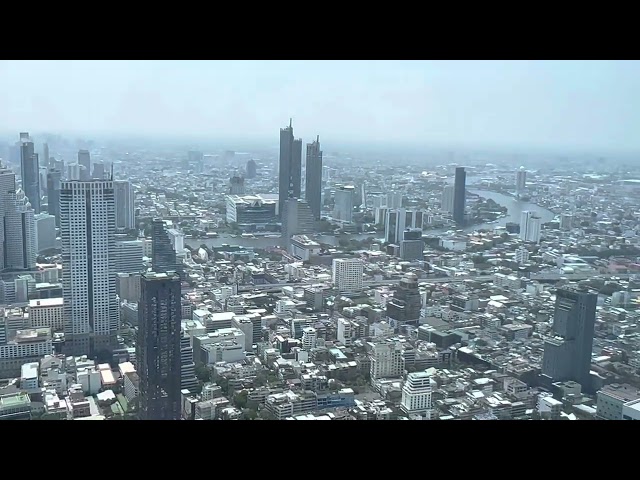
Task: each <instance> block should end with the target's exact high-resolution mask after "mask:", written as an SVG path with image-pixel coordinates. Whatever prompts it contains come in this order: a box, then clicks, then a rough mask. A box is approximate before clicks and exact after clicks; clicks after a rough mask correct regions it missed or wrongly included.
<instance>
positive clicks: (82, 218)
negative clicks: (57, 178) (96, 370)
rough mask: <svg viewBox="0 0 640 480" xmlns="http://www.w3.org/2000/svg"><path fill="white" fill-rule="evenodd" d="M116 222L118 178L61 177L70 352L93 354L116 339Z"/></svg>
mask: <svg viewBox="0 0 640 480" xmlns="http://www.w3.org/2000/svg"><path fill="white" fill-rule="evenodd" d="M115 223H116V222H115V199H114V191H113V182H111V181H100V180H94V181H89V182H80V181H65V182H62V184H61V189H60V238H61V241H62V265H63V269H62V290H63V297H64V316H65V349H67V350H68V352H69V354H70V355H85V354H88V355H92V356H93V355H94V354H102V353H104V352H108V351H110V350H111V349H112V348H113V346H114V345H115V342H116V335H117V332H118V327H119V324H118V323H119V317H118V315H119V311H118V302H117V299H116V271H115V232H116V225H115Z"/></svg>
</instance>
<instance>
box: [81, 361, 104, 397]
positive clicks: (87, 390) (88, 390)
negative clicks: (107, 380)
mask: <svg viewBox="0 0 640 480" xmlns="http://www.w3.org/2000/svg"><path fill="white" fill-rule="evenodd" d="M76 381H77V382H78V384H79V385H81V386H82V392H83V393H84V394H85V395H95V394H97V393H99V392H100V389H101V388H102V376H101V375H100V369H98V368H97V367H96V366H90V367H81V368H78V370H77V372H76Z"/></svg>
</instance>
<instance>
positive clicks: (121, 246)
mask: <svg viewBox="0 0 640 480" xmlns="http://www.w3.org/2000/svg"><path fill="white" fill-rule="evenodd" d="M142 257H143V245H142V241H141V240H120V241H117V242H116V262H115V263H116V267H115V268H116V273H140V272H141V271H142V270H143V269H144V265H143V263H142Z"/></svg>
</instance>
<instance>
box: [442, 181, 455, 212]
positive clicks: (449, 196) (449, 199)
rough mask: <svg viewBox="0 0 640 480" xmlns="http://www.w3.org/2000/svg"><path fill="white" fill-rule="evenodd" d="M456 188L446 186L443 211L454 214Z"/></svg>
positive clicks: (443, 192) (443, 196)
mask: <svg viewBox="0 0 640 480" xmlns="http://www.w3.org/2000/svg"><path fill="white" fill-rule="evenodd" d="M454 192H455V187H454V186H453V185H445V186H444V188H443V189H442V210H443V211H445V212H447V213H453V198H454Z"/></svg>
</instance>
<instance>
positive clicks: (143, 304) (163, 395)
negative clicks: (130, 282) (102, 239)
mask: <svg viewBox="0 0 640 480" xmlns="http://www.w3.org/2000/svg"><path fill="white" fill-rule="evenodd" d="M180 297H181V295H180V276H179V275H178V274H177V273H175V272H169V273H155V272H147V273H143V274H142V277H141V299H140V307H139V309H138V316H139V318H138V342H137V344H136V360H137V367H138V375H139V376H140V419H141V420H179V419H180V383H181V370H182V368H181V367H182V365H181V364H182V362H181V351H180V350H181V349H180V347H181V341H180V338H181V334H180V332H181V298H180Z"/></svg>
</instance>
